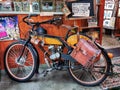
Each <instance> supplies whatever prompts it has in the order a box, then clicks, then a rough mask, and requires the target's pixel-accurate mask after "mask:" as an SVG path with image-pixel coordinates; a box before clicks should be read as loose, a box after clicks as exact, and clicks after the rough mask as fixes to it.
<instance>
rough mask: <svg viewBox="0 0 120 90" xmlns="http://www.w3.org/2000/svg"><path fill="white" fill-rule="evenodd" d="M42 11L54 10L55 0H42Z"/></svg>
mask: <svg viewBox="0 0 120 90" xmlns="http://www.w3.org/2000/svg"><path fill="white" fill-rule="evenodd" d="M40 6H41V11H42V12H51V11H54V9H55V8H54V7H55V1H54V0H41V5H40Z"/></svg>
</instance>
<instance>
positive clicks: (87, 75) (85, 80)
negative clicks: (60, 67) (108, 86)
mask: <svg viewBox="0 0 120 90" xmlns="http://www.w3.org/2000/svg"><path fill="white" fill-rule="evenodd" d="M109 70H110V65H109V63H108V61H107V57H106V54H105V53H104V52H102V54H101V56H100V60H98V61H97V62H95V63H94V65H93V66H92V67H90V68H85V67H81V64H79V63H78V62H71V61H69V69H68V71H69V73H70V75H71V76H72V78H73V79H74V80H75V81H76V82H78V83H79V84H81V85H83V86H96V85H99V84H100V83H102V82H103V81H104V80H105V79H106V78H107V74H108V72H109Z"/></svg>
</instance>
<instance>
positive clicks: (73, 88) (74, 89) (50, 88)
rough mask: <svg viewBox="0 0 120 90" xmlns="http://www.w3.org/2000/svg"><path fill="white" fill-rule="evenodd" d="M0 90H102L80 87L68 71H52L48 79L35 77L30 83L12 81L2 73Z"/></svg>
mask: <svg viewBox="0 0 120 90" xmlns="http://www.w3.org/2000/svg"><path fill="white" fill-rule="evenodd" d="M0 90H102V89H101V87H100V86H96V87H85V86H82V85H79V84H78V83H76V82H75V81H73V80H72V78H71V77H70V76H69V74H68V72H67V71H52V72H51V73H49V74H48V75H47V76H46V77H40V76H39V77H35V76H34V77H33V78H32V79H31V81H30V82H26V83H19V82H15V81H13V80H11V79H10V78H9V77H8V76H7V75H6V73H5V72H2V77H1V81H0Z"/></svg>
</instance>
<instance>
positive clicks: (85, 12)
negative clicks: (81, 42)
mask: <svg viewBox="0 0 120 90" xmlns="http://www.w3.org/2000/svg"><path fill="white" fill-rule="evenodd" d="M89 8H90V3H72V12H73V16H80V17H83V16H85V17H89V16H90V9H89Z"/></svg>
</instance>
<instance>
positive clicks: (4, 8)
mask: <svg viewBox="0 0 120 90" xmlns="http://www.w3.org/2000/svg"><path fill="white" fill-rule="evenodd" d="M1 8H2V9H1V10H2V11H12V2H11V1H3V2H2V6H1Z"/></svg>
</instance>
